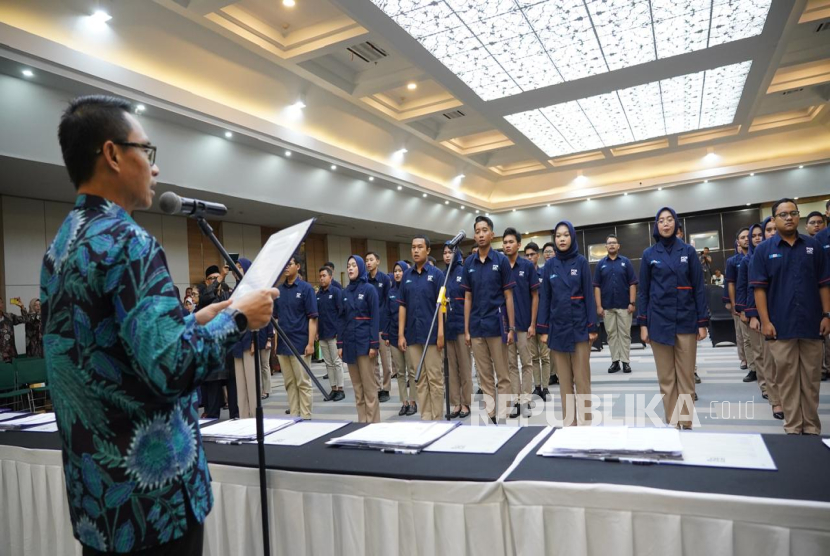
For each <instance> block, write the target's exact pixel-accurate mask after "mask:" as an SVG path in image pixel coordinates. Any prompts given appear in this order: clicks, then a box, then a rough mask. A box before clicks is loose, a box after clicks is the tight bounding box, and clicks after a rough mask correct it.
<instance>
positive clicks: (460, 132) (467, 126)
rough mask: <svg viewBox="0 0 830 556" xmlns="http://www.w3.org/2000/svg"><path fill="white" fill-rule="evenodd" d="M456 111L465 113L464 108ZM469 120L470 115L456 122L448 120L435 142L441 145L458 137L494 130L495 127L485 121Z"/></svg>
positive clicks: (439, 130)
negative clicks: (442, 142)
mask: <svg viewBox="0 0 830 556" xmlns="http://www.w3.org/2000/svg"><path fill="white" fill-rule="evenodd" d="M456 110H461V111H462V112H464V107H463V106H462V107H460V108H456ZM468 118H469V114H468V115H467V116H465V117H463V118H458V119H456V120H447V123H445V124H444V125H442V126H441V127H440V128H439V129H438V133H436V134H435V140H436V141H438V142H439V143H440V142H441V141H449V140H450V139H455V138H456V137H465V136H467V135H473V134H475V133H482V132H484V131H490V130H492V129H493V126H492V125H490V124H489V123H488V122H486V121H484V120H481V119H479V118H473V120H472V121H470V120H469V119H468Z"/></svg>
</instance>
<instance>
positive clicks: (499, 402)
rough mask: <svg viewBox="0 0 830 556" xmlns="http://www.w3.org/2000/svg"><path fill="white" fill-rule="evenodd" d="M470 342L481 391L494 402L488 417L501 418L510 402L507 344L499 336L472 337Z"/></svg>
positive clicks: (503, 416)
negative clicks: (492, 410) (492, 409)
mask: <svg viewBox="0 0 830 556" xmlns="http://www.w3.org/2000/svg"><path fill="white" fill-rule="evenodd" d="M472 344H473V357H474V358H475V361H476V372H477V374H478V383H479V385H480V386H481V391H482V393H483V394H484V395H485V396H490V397H491V398H492V399H493V401H494V403H495V406H494V412H493V413H490V417H493V416H496V418H498V419H503V418H505V417H506V416H507V409H508V406H509V403H510V397H509V396H510V371H509V370H508V366H507V345H506V344H505V343H504V342H502V341H501V336H493V337H491V338H473V339H472ZM497 392H498V399H497V397H496V393H497Z"/></svg>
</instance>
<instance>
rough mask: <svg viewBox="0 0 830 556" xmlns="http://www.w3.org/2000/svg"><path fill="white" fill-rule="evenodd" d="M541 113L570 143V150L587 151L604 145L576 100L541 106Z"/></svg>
mask: <svg viewBox="0 0 830 556" xmlns="http://www.w3.org/2000/svg"><path fill="white" fill-rule="evenodd" d="M542 114H543V115H544V116H545V117H546V118H547V119H548V120H549V121H550V122H551V123H552V124H553V125H554V127H556V129H557V130H559V133H561V134H562V137H563V138H564V139H565V140H566V141H567V142H568V143H569V144H570V145H571V147H572V149H573V150H572V151H571V152H579V151H589V150H591V149H599V148H601V147H603V146H604V145H603V144H602V140H601V139H600V138H599V135H597V133H596V131H594V128H593V126H592V125H591V122H590V120H588V118H587V117H586V116H585V113H584V112H583V111H582V108H581V107H580V106H579V103H577V102H576V101H571V102H563V103H562V104H556V105H553V106H548V107H546V108H542Z"/></svg>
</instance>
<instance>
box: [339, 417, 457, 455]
mask: <svg viewBox="0 0 830 556" xmlns="http://www.w3.org/2000/svg"><path fill="white" fill-rule="evenodd" d="M458 425H459V422H458V421H452V422H444V421H410V422H407V421H393V422H387V423H372V424H370V425H367V426H365V427H363V428H362V429H358V430H356V431H353V432H350V433H349V434H347V435H346V436H341V437H339V438H332V439H331V440H329V441H328V442H326V444H331V445H341V446H352V447H357V448H372V449H376V450H383V449H387V448H388V449H401V450H415V451H416V452H417V451H418V450H422V449H424V448H425V447H427V446H429V445H430V444H432V443H433V442H435V441H436V440H438V439H439V438H441V437H442V436H444V435H445V434H447V433H448V432H450V431H451V430H452V429H454V428H455V427H457V426H458Z"/></svg>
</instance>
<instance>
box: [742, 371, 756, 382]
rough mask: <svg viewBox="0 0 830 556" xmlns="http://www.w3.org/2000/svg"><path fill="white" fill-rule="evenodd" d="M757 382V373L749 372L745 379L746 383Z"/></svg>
mask: <svg viewBox="0 0 830 556" xmlns="http://www.w3.org/2000/svg"><path fill="white" fill-rule="evenodd" d="M756 380H758V375H756V374H755V371H749V372H748V373H746V376H745V377H744V382H755V381H756Z"/></svg>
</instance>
